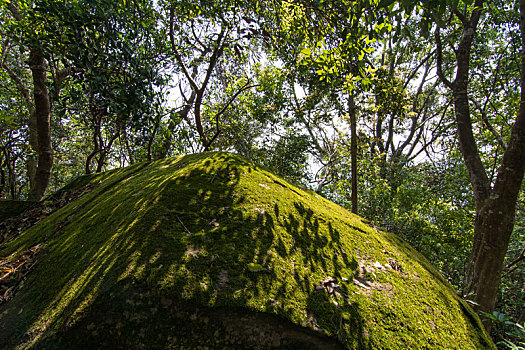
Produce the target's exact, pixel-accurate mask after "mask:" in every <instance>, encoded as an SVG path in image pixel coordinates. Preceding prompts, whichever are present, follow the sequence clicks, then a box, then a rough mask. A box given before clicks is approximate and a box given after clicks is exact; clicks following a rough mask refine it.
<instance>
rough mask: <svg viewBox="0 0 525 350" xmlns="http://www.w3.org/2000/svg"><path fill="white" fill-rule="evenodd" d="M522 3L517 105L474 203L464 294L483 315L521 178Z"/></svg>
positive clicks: (524, 163)
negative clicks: (488, 184) (488, 185)
mask: <svg viewBox="0 0 525 350" xmlns="http://www.w3.org/2000/svg"><path fill="white" fill-rule="evenodd" d="M524 15H525V0H521V1H520V29H521V40H522V52H521V101H520V108H519V111H518V115H517V117H516V121H515V123H514V125H513V127H512V130H511V135H510V140H509V143H508V145H507V149H506V151H505V153H504V154H503V160H502V163H501V166H500V168H499V169H498V173H497V177H496V181H495V183H494V187H493V188H492V189H491V190H490V192H489V194H488V196H486V198H485V199H484V200H483V201H482V202H481V203H478V202H476V208H477V209H476V221H475V227H474V236H475V239H474V246H473V249H472V253H471V257H470V261H469V264H468V266H467V273H466V292H467V293H473V298H472V299H473V300H474V301H475V302H476V303H478V304H479V305H480V309H481V310H482V311H485V312H492V311H493V310H494V307H495V303H496V299H497V293H498V286H499V283H500V280H501V273H502V271H503V264H504V260H505V255H506V253H507V248H508V245H509V241H510V237H511V234H512V230H513V227H514V216H515V210H516V202H517V199H518V194H519V191H520V188H521V183H522V180H523V176H524V174H525V50H524V49H525V18H524Z"/></svg>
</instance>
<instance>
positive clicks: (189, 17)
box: [0, 0, 525, 348]
mask: <svg viewBox="0 0 525 350" xmlns="http://www.w3.org/2000/svg"><path fill="white" fill-rule="evenodd" d="M521 2H522V3H521V4H520V3H517V2H513V1H505V0H501V1H499V0H495V1H483V0H476V1H473V0H463V1H460V0H447V1H433V0H424V1H410V0H407V1H405V0H403V1H393V0H381V1H379V0H358V1H350V0H346V1H335V0H315V1H310V0H297V1H293V0H291V1H263V2H259V1H233V0H224V1H219V2H215V1H191V0H188V1H170V0H159V1H153V2H151V1H147V0H144V1H143V0H121V1H110V0H87V1H74V0H62V1H59V0H55V1H53V0H34V1H31V0H17V1H15V0H11V1H9V0H1V1H0V18H1V20H0V48H1V51H0V76H1V79H0V197H1V198H4V199H11V200H33V201H39V200H42V198H44V196H45V195H46V194H48V193H52V192H53V191H56V190H57V189H59V188H60V187H62V186H63V185H65V184H66V183H67V182H68V181H70V180H72V179H74V178H75V177H78V176H79V175H82V174H89V173H93V172H101V171H105V170H108V169H111V168H115V167H122V166H126V165H130V164H133V163H136V162H141V161H150V160H155V159H161V158H165V157H171V156H176V155H180V154H188V153H195V152H202V151H212V150H213V151H215V150H224V151H231V152H235V153H238V154H241V155H243V156H244V157H246V158H248V159H250V160H252V161H255V162H256V163H258V164H260V165H263V166H266V167H268V168H269V169H270V170H272V171H273V172H275V173H277V174H279V175H281V176H283V177H285V178H287V179H288V180H291V181H293V182H294V183H296V184H298V185H300V186H302V187H305V188H309V189H311V190H314V191H316V192H318V193H320V194H322V195H323V196H325V197H327V198H329V199H331V200H333V201H334V202H336V203H338V204H340V205H342V206H344V207H347V208H349V209H350V210H352V211H353V212H355V213H357V214H359V215H360V216H362V217H365V218H366V219H368V220H369V221H370V223H371V224H373V225H376V226H378V227H380V228H382V229H385V230H387V231H390V232H393V233H396V234H398V235H400V236H402V237H403V238H404V239H406V240H408V241H409V242H410V243H411V244H412V245H413V246H414V247H415V248H416V249H417V250H419V251H420V252H422V253H423V254H424V255H425V256H426V257H427V258H428V259H429V260H430V261H431V262H433V264H434V265H435V266H436V267H438V268H439V269H440V271H441V272H442V273H443V275H444V276H445V277H446V278H447V279H448V280H449V281H450V282H451V284H452V285H453V286H454V287H455V288H457V291H458V293H460V294H461V295H463V296H464V297H465V298H466V299H467V300H469V301H470V302H471V303H472V305H473V307H475V308H476V309H477V310H478V311H479V312H481V314H482V317H483V318H485V319H490V320H492V321H493V322H492V328H491V331H492V335H493V337H494V339H495V340H496V341H500V340H503V339H507V340H506V341H507V344H508V346H509V347H511V346H512V345H511V344H510V342H509V341H511V342H515V343H516V344H517V343H519V342H520V335H521V337H522V338H521V341H524V338H523V337H524V333H523V328H521V331H520V326H519V325H520V324H523V322H524V321H525V282H524V281H525V263H524V262H525V217H524V215H523V211H524V209H525V191H524V186H523V183H522V179H523V175H524V171H525V116H524V115H523V114H524V113H525V110H523V111H522V110H521V109H520V107H521V106H522V105H523V101H525V99H524V93H523V92H522V91H523V87H524V79H525V77H524V76H523V73H522V72H525V69H523V67H524V66H523V62H524V60H523V52H524V51H523V47H524V43H525V34H524V33H523V30H524V29H525V28H524V25H523V23H522V21H523V17H522V16H520V12H521V13H523V12H525V2H523V1H521ZM523 106H524V107H525V105H523ZM522 108H523V107H522ZM487 326H488V323H487ZM520 332H521V333H520ZM516 348H517V347H516Z"/></svg>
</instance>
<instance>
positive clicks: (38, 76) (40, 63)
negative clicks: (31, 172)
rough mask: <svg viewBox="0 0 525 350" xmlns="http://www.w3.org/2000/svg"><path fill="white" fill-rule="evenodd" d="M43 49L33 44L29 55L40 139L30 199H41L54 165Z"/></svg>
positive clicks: (38, 137) (38, 138) (38, 136)
mask: <svg viewBox="0 0 525 350" xmlns="http://www.w3.org/2000/svg"><path fill="white" fill-rule="evenodd" d="M45 64H46V62H45V59H44V55H43V53H42V50H41V49H40V48H39V47H36V46H33V47H32V48H31V52H30V56H29V68H30V69H31V73H32V76H33V85H34V92H33V95H34V103H35V118H36V130H37V140H38V150H37V152H38V153H37V154H38V161H37V168H36V172H35V177H34V184H33V186H32V187H31V189H30V192H29V200H32V201H40V200H41V199H42V197H44V193H45V191H46V189H47V186H48V185H49V179H50V178H51V168H52V166H53V148H52V145H51V124H50V111H51V105H50V103H49V93H48V88H47V84H46V80H47V79H46V67H45Z"/></svg>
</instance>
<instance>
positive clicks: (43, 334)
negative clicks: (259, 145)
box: [0, 153, 341, 348]
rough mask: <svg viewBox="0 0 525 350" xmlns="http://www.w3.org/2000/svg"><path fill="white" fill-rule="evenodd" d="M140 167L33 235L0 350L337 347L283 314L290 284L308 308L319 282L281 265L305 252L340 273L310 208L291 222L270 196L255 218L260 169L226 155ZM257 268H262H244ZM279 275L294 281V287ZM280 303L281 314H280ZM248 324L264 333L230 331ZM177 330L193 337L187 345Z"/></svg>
mask: <svg viewBox="0 0 525 350" xmlns="http://www.w3.org/2000/svg"><path fill="white" fill-rule="evenodd" d="M139 169H140V171H134V172H133V171H127V172H126V170H123V171H121V172H116V173H114V174H113V175H111V176H113V177H114V178H115V179H116V180H117V181H114V184H115V185H114V186H101V187H100V188H97V189H95V190H94V191H93V193H90V194H88V195H86V196H84V197H82V198H81V199H80V200H79V201H76V202H73V203H70V204H69V205H67V206H66V207H64V208H63V209H62V210H61V211H60V212H59V213H57V214H56V215H55V216H54V217H52V218H51V219H52V220H46V221H44V222H42V223H41V224H39V225H36V226H35V227H34V228H32V229H31V230H30V231H28V232H27V233H26V235H29V236H31V235H33V236H34V237H40V238H41V237H46V239H47V240H48V246H47V249H46V252H45V253H44V254H43V256H42V258H41V260H40V261H39V263H38V266H37V267H36V268H35V270H34V271H33V273H32V276H33V278H30V279H28V281H27V285H26V286H25V287H24V288H23V290H22V291H21V292H20V293H19V295H17V296H16V297H15V298H14V299H13V300H12V302H9V303H7V304H6V305H2V306H1V307H0V314H1V318H2V322H0V323H1V324H2V325H1V326H0V346H1V347H6V348H9V347H13V346H19V347H33V348H61V347H62V346H65V345H66V344H67V346H68V347H69V348H85V347H86V346H91V347H99V346H101V344H104V345H105V346H110V347H113V348H151V347H155V346H154V344H179V345H181V344H182V345H181V346H183V347H184V346H187V347H190V348H191V347H192V344H193V345H198V344H200V345H202V346H235V347H238V346H240V347H241V348H242V346H243V345H242V344H244V346H247V347H250V348H269V347H285V348H287V347H292V348H293V347H294V346H297V347H298V348H309V347H310V348H321V347H319V344H327V345H330V344H331V345H330V346H332V347H333V348H340V347H341V344H340V342H339V341H338V340H337V339H335V338H333V337H328V336H326V335H324V334H323V333H322V332H317V333H315V332H314V333H312V332H311V330H308V329H306V328H303V327H299V326H296V325H293V324H292V323H291V322H290V321H289V320H286V319H285V318H288V319H290V316H293V315H294V305H293V304H290V303H289V298H291V297H292V295H293V292H294V291H293V288H298V289H300V290H301V297H300V298H299V299H300V300H302V302H303V303H306V302H307V299H308V295H309V294H310V293H312V292H314V284H313V283H312V281H311V277H309V276H307V275H306V274H304V273H294V271H287V270H283V269H282V266H281V265H280V264H283V263H284V262H286V261H287V260H286V259H287V258H288V255H289V254H291V253H293V252H294V251H295V252H297V248H298V247H300V248H301V249H302V251H303V257H304V259H305V260H304V262H303V263H304V264H305V266H307V267H314V266H315V267H316V269H320V270H318V271H316V273H317V274H319V275H323V274H325V273H327V271H332V270H333V271H334V272H336V270H334V269H332V268H331V267H329V266H327V265H326V264H327V262H325V259H324V256H323V255H324V254H323V250H322V249H321V248H318V246H322V247H324V248H328V245H329V240H328V239H327V238H326V237H325V236H323V235H321V234H320V233H319V227H320V224H319V221H318V220H317V219H316V218H314V215H313V212H312V210H311V209H307V208H305V207H304V206H302V205H301V203H299V202H297V203H294V205H293V207H291V208H292V209H293V210H294V212H295V215H291V214H290V215H288V217H287V218H285V219H284V220H283V218H282V215H281V214H282V212H281V213H279V200H277V199H276V198H273V197H271V193H270V194H268V193H265V194H261V196H262V197H264V196H265V195H266V196H270V197H268V198H269V199H272V198H273V201H272V200H270V201H269V202H268V203H269V204H268V205H267V208H265V209H264V210H259V211H257V210H255V211H254V203H255V202H254V198H252V197H250V196H255V197H257V196H258V194H257V193H255V192H254V188H249V184H247V183H245V182H243V180H242V179H243V178H245V177H246V176H250V175H252V174H255V173H256V172H255V171H254V170H255V169H254V167H253V165H251V164H250V163H247V162H246V161H244V160H242V159H241V158H239V157H234V156H232V155H228V154H224V153H216V154H211V155H210V154H199V155H192V156H186V157H182V158H177V159H175V160H174V159H168V160H162V161H157V162H154V163H151V164H146V165H143V166H141V167H140V168H139ZM106 181H107V180H106ZM280 187H282V185H281V186H280ZM97 191H98V192H97ZM266 192H271V191H266ZM296 194H297V192H296ZM272 209H273V211H272ZM288 209H290V208H288ZM281 211H282V210H281ZM64 218H69V220H68V221H67V222H66V223H65V224H64V223H63V224H62V225H61V226H60V227H59V229H58V230H55V229H56V228H57V224H56V222H59V221H60V220H62V221H63V220H64ZM53 219H54V220H53ZM283 228H284V231H283V230H282V229H283ZM282 232H286V234H283V233H282ZM24 239H26V240H30V239H29V238H24ZM34 239H37V238H34ZM290 239H291V240H292V241H293V243H292V244H290V242H288V241H289V240H290ZM284 241H287V242H284ZM332 244H335V245H337V242H332ZM250 263H251V264H258V265H260V266H261V267H262V268H263V270H262V271H260V272H252V271H249V270H247V268H246V266H247V265H248V264H250ZM336 274H337V273H336ZM283 279H284V280H285V281H296V283H295V284H294V285H293V286H292V289H291V288H290V286H289V285H288V283H286V282H283ZM283 291H284V293H283ZM272 300H276V301H277V302H278V303H280V305H281V307H277V308H276V309H275V310H274V309H272V307H271V305H270V306H269V304H271V303H272V302H271V301H272ZM190 305H193V307H189V306H190ZM326 307H328V308H332V307H335V306H330V305H328V304H327V305H326ZM247 308H249V309H250V310H251V311H248V309H247ZM221 310H222V311H221ZM224 310H232V315H234V316H235V317H232V316H231V315H230V316H227V312H225V311H224ZM233 310H236V311H235V312H236V313H235V312H233ZM241 310H244V313H243V312H242V311H241ZM257 310H261V311H265V310H266V311H269V312H270V313H271V314H273V316H272V315H269V316H260V315H259V313H258V312H257ZM333 311H334V312H335V311H336V310H333ZM242 315H244V316H242ZM257 315H259V316H257ZM295 316H297V315H295ZM243 317H247V320H248V321H250V320H251V321H250V322H252V325H253V327H254V328H255V329H258V328H260V329H261V331H260V332H258V331H257V332H256V331H254V332H255V333H254V334H253V335H252V336H247V335H246V334H244V333H243V332H240V331H239V329H245V328H242V327H241V326H242V324H243V322H237V323H236V324H237V325H238V327H237V329H235V327H233V328H232V327H231V325H232V324H235V322H234V320H237V321H238V320H241V321H242V320H243ZM268 317H270V319H271V320H272V321H268V320H269V319H268ZM204 319H207V320H208V321H206V322H204V321H203V320H204ZM201 321H202V322H201ZM248 321H246V320H245V322H248ZM203 322H204V323H203ZM211 323H214V324H213V326H212V325H211ZM303 323H304V324H303V325H306V326H308V324H307V322H303ZM263 324H270V325H272V324H273V325H274V326H270V327H269V328H268V327H266V326H263ZM190 326H191V327H190ZM265 327H266V328H265ZM190 329H193V330H194V331H192V332H189V330H190ZM283 329H284V330H288V331H283ZM181 330H185V331H186V332H187V334H189V335H192V336H188V337H187V338H186V340H181V335H182V334H184V333H181ZM210 332H211V333H210ZM224 334H226V335H224ZM268 334H279V336H274V338H275V339H274V338H272V337H269V336H268ZM221 335H222V336H221ZM188 339H190V340H191V342H190V343H187V345H184V344H185V343H184V341H190V340H188ZM221 339H222V340H221ZM265 339H266V340H265ZM301 339H302V340H301ZM305 339H306V340H305ZM308 339H310V340H309V341H307V340H308ZM263 340H265V341H269V342H270V343H268V342H266V343H265V342H263ZM217 342H219V343H220V342H222V343H220V344H219V343H217ZM242 342H244V343H242ZM294 344H295V345H294ZM308 344H310V345H308ZM316 344H317V345H316ZM270 345H271V346H270Z"/></svg>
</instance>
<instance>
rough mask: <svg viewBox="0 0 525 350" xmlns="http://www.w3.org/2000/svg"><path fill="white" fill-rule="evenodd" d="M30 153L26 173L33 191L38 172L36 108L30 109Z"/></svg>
mask: <svg viewBox="0 0 525 350" xmlns="http://www.w3.org/2000/svg"><path fill="white" fill-rule="evenodd" d="M29 153H30V154H29V156H28V157H27V161H26V171H27V177H28V179H29V188H30V189H32V188H35V186H36V170H37V166H38V161H37V159H38V127H37V121H36V113H35V110H34V108H31V109H30V116H29Z"/></svg>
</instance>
